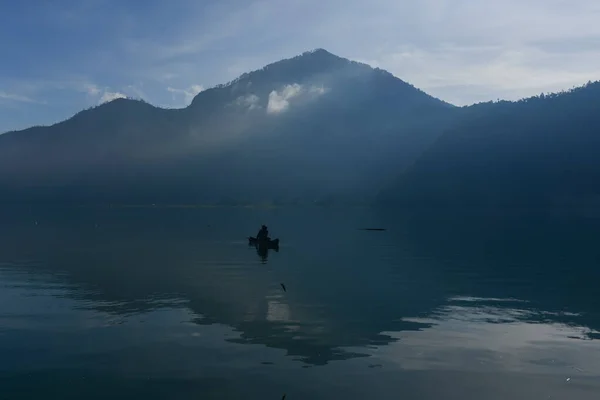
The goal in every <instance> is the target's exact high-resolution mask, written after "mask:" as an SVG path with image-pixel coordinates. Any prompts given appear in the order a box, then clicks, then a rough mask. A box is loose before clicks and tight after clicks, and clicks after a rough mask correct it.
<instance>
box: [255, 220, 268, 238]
mask: <svg viewBox="0 0 600 400" xmlns="http://www.w3.org/2000/svg"><path fill="white" fill-rule="evenodd" d="M268 238H269V229H268V228H267V226H266V225H264V224H263V226H261V227H260V230H259V231H258V233H257V234H256V239H257V240H265V239H268Z"/></svg>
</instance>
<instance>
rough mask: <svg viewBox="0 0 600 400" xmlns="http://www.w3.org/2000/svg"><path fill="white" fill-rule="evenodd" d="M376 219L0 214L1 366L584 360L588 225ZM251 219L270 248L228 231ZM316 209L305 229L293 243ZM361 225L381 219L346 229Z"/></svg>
mask: <svg viewBox="0 0 600 400" xmlns="http://www.w3.org/2000/svg"><path fill="white" fill-rule="evenodd" d="M382 218H383V217H382V216H379V215H377V213H373V212H371V211H364V210H358V211H356V210H355V211H352V212H348V211H344V212H341V211H340V212H338V213H337V214H336V212H335V211H330V210H329V211H328V213H327V214H319V211H312V210H310V211H306V210H296V211H280V210H274V211H270V212H269V214H268V215H265V211H256V210H233V211H231V210H227V211H218V210H217V211H215V210H210V212H207V211H193V210H192V211H190V210H184V211H182V210H158V211H156V210H154V211H144V212H142V211H138V210H133V211H127V212H124V211H114V210H112V211H106V212H100V211H97V210H96V211H94V212H90V211H89V210H80V211H78V212H73V211H68V212H66V211H65V212H62V213H56V214H40V213H37V214H36V215H35V216H29V217H28V218H26V217H23V214H19V215H17V214H11V215H7V216H5V220H6V221H8V222H9V223H7V224H5V225H3V226H2V227H0V235H1V238H0V239H1V240H0V261H1V262H2V264H0V281H1V282H2V285H1V287H0V304H1V305H0V338H2V343H3V344H2V346H0V350H2V352H3V355H6V357H3V361H2V362H0V370H1V369H2V368H4V369H12V370H15V369H18V368H26V367H25V365H26V364H25V363H30V364H29V365H54V364H56V363H58V364H59V365H60V363H61V362H62V363H65V365H71V363H73V362H74V361H73V360H74V359H75V360H78V361H77V362H78V363H85V365H87V366H88V367H89V366H90V365H94V366H95V367H93V368H106V370H110V369H111V368H113V367H114V365H119V366H120V367H119V368H122V369H124V370H125V371H135V373H136V374H139V373H142V372H144V373H148V374H152V373H155V374H163V375H164V374H167V375H168V373H167V372H168V371H175V370H176V371H178V373H182V374H183V373H185V371H189V370H190V369H192V370H195V371H198V369H201V370H202V371H204V369H203V368H217V369H218V368H219V367H218V366H219V365H222V366H223V368H229V367H228V366H230V365H231V364H232V363H233V364H234V365H236V368H248V369H252V368H254V367H255V366H260V367H261V368H269V366H271V365H273V364H277V365H278V366H279V367H282V366H283V365H285V362H284V361H283V359H285V360H292V362H293V363H294V364H299V365H301V366H307V367H309V366H324V365H335V366H336V369H335V371H338V368H341V367H339V364H337V363H335V361H342V360H344V365H347V366H348V368H350V366H352V368H356V367H357V365H359V364H355V363H353V362H351V360H353V361H356V362H361V361H360V360H364V362H365V364H364V365H362V364H360V365H361V367H360V368H363V367H364V368H367V369H368V370H369V371H372V372H371V373H373V374H378V375H376V376H385V372H384V371H388V370H398V369H400V370H403V371H404V370H415V371H425V370H427V371H434V370H435V371H439V370H447V371H459V370H463V371H479V372H485V371H488V372H490V373H491V372H492V371H496V372H498V371H509V372H515V373H516V372H520V373H527V374H554V373H560V374H563V373H564V374H566V371H567V370H568V369H569V368H570V369H571V370H572V371H571V374H570V375H569V376H566V375H565V378H564V379H567V378H568V377H571V378H573V379H575V378H577V377H583V376H587V375H590V376H591V375H593V374H594V373H595V372H593V371H598V370H600V368H599V367H600V365H598V363H597V362H596V361H595V360H600V357H599V356H600V353H598V346H597V341H596V340H594V339H597V338H598V329H600V323H599V321H600V318H599V316H598V310H599V308H598V306H599V304H598V298H597V296H595V291H596V289H595V286H596V282H597V279H592V278H596V277H598V275H597V274H598V271H597V269H596V265H597V261H598V260H600V258H598V251H599V250H598V249H597V248H596V247H591V246H590V239H589V238H590V237H591V235H594V234H596V233H597V227H596V225H594V224H590V223H586V222H582V223H578V224H576V225H575V226H573V225H572V224H571V223H572V222H573V221H570V223H567V222H566V221H563V222H562V223H558V224H550V223H549V222H548V221H547V220H545V221H542V222H544V223H543V224H541V225H540V224H539V222H540V221H537V223H536V221H523V220H520V219H519V220H516V221H512V222H510V220H509V219H508V218H505V217H503V218H499V219H486V220H482V219H471V220H467V219H464V218H462V219H459V218H456V219H452V218H448V217H446V219H442V218H429V219H428V218H419V219H416V218H412V217H407V216H396V217H390V216H389V215H386V216H385V219H386V223H385V224H384V223H383V222H382V221H381V219H382ZM265 220H268V221H270V222H269V226H277V230H278V233H281V235H282V237H283V236H285V238H286V241H285V251H282V252H279V253H277V254H276V256H275V257H271V255H272V253H271V254H269V253H268V252H266V253H263V252H260V249H256V250H257V251H258V252H259V253H258V255H259V259H258V260H257V259H256V256H255V255H254V254H253V251H252V252H249V251H248V250H249V248H248V247H247V245H246V244H247V242H246V241H245V240H244V239H243V238H244V237H245V236H244V233H245V232H247V231H249V230H250V229H251V228H252V227H253V226H255V225H256V224H257V221H265ZM31 221H37V222H38V224H35V223H33V222H31ZM98 221H101V223H99V222H98ZM315 221H320V223H321V224H322V228H321V232H320V234H321V235H322V240H316V241H314V242H311V243H306V242H305V241H304V238H305V237H307V235H306V233H307V232H308V231H309V229H310V230H312V229H313V227H314V225H315V223H316V222H315ZM367 225H369V226H384V225H385V226H387V227H389V229H388V231H386V232H364V231H359V230H358V229H357V228H358V227H361V226H367ZM8 227H10V229H9V228H8ZM263 250H264V249H263ZM267 258H268V261H269V262H268V263H266V261H267ZM281 282H285V285H286V291H283V290H282V287H281V286H280V284H281ZM53 332H54V333H53ZM82 332H86V334H85V335H82ZM59 333H60V334H59ZM584 339H585V340H584ZM74 343H78V344H80V345H82V346H83V348H84V349H85V348H87V349H88V353H84V354H77V353H76V352H77V350H74V348H73V346H72V345H73V344H74ZM248 345H253V346H248ZM86 346H87V347H86ZM186 346H190V347H186ZM198 347H199V348H198ZM265 347H266V348H269V349H272V351H265V350H264V349H265ZM26 348H27V349H29V351H28V352H26V353H24V349H26ZM119 348H120V349H121V350H118V349H119ZM191 348H194V349H195V350H194V351H190V350H186V349H191ZM242 348H243V349H245V350H241V349H242ZM10 349H13V350H10ZM36 349H37V350H40V349H46V350H45V351H46V352H44V351H42V352H39V351H37V350H36ZM47 349H54V350H52V351H51V352H48V350H47ZM111 349H112V350H111ZM109 350H110V351H109ZM50 353H51V354H53V355H52V356H51V355H50ZM23 354H26V356H25V357H24V356H23ZM199 354H201V356H199ZM238 354H244V356H243V357H242V356H238ZM158 356H160V357H161V366H160V367H158V366H156V368H159V369H160V370H156V371H148V370H146V368H150V365H146V364H147V363H146V364H145V363H144V358H145V357H146V358H147V357H150V358H152V359H154V358H155V357H158ZM44 357H46V358H44ZM69 357H71V358H69ZM73 357H74V358H73ZM19 360H22V361H19ZM125 360H132V361H125ZM67 361H68V362H67ZM134 361H135V362H136V363H138V364H139V365H136V366H133V364H130V363H133V362H134ZM298 361H299V362H300V363H298ZM31 363H33V364H31ZM44 363H46V364H44ZM78 365H79V364H78ZM111 366H112V367H111ZM242 366H243V367H242ZM368 367H370V368H368ZM571 367H572V368H571ZM89 368H91V367H89ZM290 368H291V367H290ZM140 371H142V372H140ZM165 371H167V372H165ZM328 371H332V370H331V369H329V370H328ZM346 372H347V371H346ZM169 373H170V372H169ZM269 373H271V372H269ZM330 373H334V372H330ZM335 373H337V372H335ZM578 374H579V375H578ZM306 376H308V375H306ZM361 376H362V375H361ZM365 376H371V375H365ZM290 379H291V378H290ZM365 379H366V378H365ZM392 381H394V380H393V379H392ZM357 382H358V381H357ZM571 383H572V384H574V383H577V382H571ZM388 384H390V385H391V383H389V382H388V383H386V385H388ZM207 385H208V386H210V387H212V386H211V385H212V383H211V384H208V383H207ZM215 390H216V389H215ZM217 392H218V390H217ZM417 392H418V391H417ZM570 394H573V393H571V392H570ZM365 395H368V394H365ZM513 398H515V397H514V396H513ZM572 398H575V397H572Z"/></svg>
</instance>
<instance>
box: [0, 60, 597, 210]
mask: <svg viewBox="0 0 600 400" xmlns="http://www.w3.org/2000/svg"><path fill="white" fill-rule="evenodd" d="M599 104H600V84H598V83H594V84H592V83H589V84H588V85H586V86H585V87H581V88H577V89H574V90H571V91H569V92H565V93H560V94H554V95H548V96H543V95H542V96H538V97H534V98H529V99H525V100H522V101H518V102H505V101H502V102H490V103H483V104H477V105H474V106H469V107H460V108H459V107H454V106H452V105H450V104H448V103H445V102H443V101H441V100H438V99H436V98H433V97H431V96H429V95H427V94H426V93H424V92H423V91H421V90H419V89H417V88H415V87H413V86H412V85H410V84H408V83H406V82H404V81H402V80H400V79H398V78H396V77H394V76H393V75H391V74H390V73H388V72H386V71H383V70H380V69H374V68H371V67H369V66H368V65H365V64H361V63H357V62H353V61H349V60H347V59H343V58H340V57H337V56H335V55H333V54H331V53H329V52H327V51H325V50H322V49H318V50H315V51H311V52H306V53H304V54H302V55H300V56H297V57H294V58H291V59H287V60H282V61H279V62H276V63H273V64H270V65H268V66H266V67H264V68H263V69H261V70H257V71H253V72H250V73H246V74H243V75H242V76H240V77H239V78H238V79H236V80H234V81H232V82H229V83H227V84H224V85H219V86H217V87H214V88H211V89H208V90H205V91H203V92H201V93H199V94H198V95H197V96H196V97H195V98H194V99H193V101H192V103H191V104H190V105H189V106H188V107H186V108H183V109H161V108H157V107H154V106H152V105H150V104H147V103H145V102H143V101H138V100H131V99H117V100H114V101H111V102H109V103H105V104H103V105H101V106H98V107H95V108H92V109H88V110H85V111H82V112H80V113H78V114H77V115H75V116H74V117H73V118H71V119H68V120H66V121H64V122H61V123H59V124H56V125H53V126H50V127H34V128H30V129H26V130H24V131H19V132H9V133H6V134H4V135H0V201H4V202H61V203H64V202H67V203H96V204H107V203H116V204H151V203H162V204H167V203H168V204H193V203H196V204H197V203H212V204H215V203H216V204H247V203H288V204H289V203H299V202H300V203H312V202H321V203H322V202H325V203H327V202H338V203H365V202H373V201H378V202H381V203H387V204H390V203H391V204H393V205H402V206H410V207H414V206H435V207H439V206H468V207H473V206H515V205H518V206H522V205H542V204H544V205H556V204H581V203H582V202H584V203H585V202H588V203H589V202H594V201H597V199H598V198H599V196H600V190H599V189H597V186H596V185H594V183H595V182H597V181H598V178H600V163H598V161H596V159H597V157H596V154H598V153H599V152H600V137H599V136H598V133H597V132H598V131H599V128H600V113H599V111H600V110H599V108H600V107H599V106H598V105H599Z"/></svg>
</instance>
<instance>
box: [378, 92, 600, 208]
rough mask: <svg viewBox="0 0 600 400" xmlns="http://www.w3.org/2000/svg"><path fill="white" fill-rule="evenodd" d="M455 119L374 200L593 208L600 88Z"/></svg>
mask: <svg viewBox="0 0 600 400" xmlns="http://www.w3.org/2000/svg"><path fill="white" fill-rule="evenodd" d="M461 112H462V114H463V115H462V117H461V118H458V119H457V121H456V123H454V124H453V125H452V126H450V127H449V128H448V130H447V131H445V132H444V134H443V135H442V136H441V137H440V138H439V139H438V140H437V141H436V142H435V143H434V144H433V145H432V146H431V147H430V148H429V149H428V150H427V151H426V152H425V153H424V154H423V155H422V156H421V157H419V159H418V161H417V162H416V163H415V164H414V165H412V166H411V168H409V169H408V171H406V172H405V173H403V174H402V176H401V178H400V179H399V181H398V182H397V183H396V184H395V185H392V186H391V187H390V188H387V189H386V190H385V191H384V192H383V193H382V194H381V197H380V200H382V201H384V202H388V203H391V204H393V205H396V206H397V205H404V206H411V207H414V206H419V207H436V208H437V207H495V208H497V207H528V208H531V207H534V208H539V207H556V206H560V207H564V206H569V207H573V206H576V207H581V206H598V205H599V204H600V187H599V186H598V182H600V159H599V158H598V155H599V154H600V82H595V83H591V82H590V83H588V84H587V85H585V86H583V87H579V88H575V89H572V90H570V91H568V92H563V93H559V94H550V95H544V94H542V95H540V96H537V97H533V98H528V99H524V100H521V101H518V102H507V101H503V102H497V103H492V102H490V103H485V104H478V105H475V106H472V107H466V108H463V109H462V110H461Z"/></svg>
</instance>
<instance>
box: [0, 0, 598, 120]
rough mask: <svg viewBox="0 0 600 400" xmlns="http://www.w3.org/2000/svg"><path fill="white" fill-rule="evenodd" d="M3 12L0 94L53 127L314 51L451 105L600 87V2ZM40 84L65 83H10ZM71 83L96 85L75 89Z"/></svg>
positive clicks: (184, 0) (174, 98)
mask: <svg viewBox="0 0 600 400" xmlns="http://www.w3.org/2000/svg"><path fill="white" fill-rule="evenodd" d="M7 4H9V3H7ZM7 7H8V8H7V10H8V11H7V12H3V13H0V38H10V37H17V38H19V46H18V47H15V46H7V47H6V50H5V48H4V47H3V63H2V76H1V77H0V87H2V90H4V92H3V96H2V97H0V99H2V100H3V102H4V103H7V102H8V101H11V102H14V103H16V102H19V103H20V107H26V106H27V104H33V103H35V101H33V102H31V101H30V102H28V101H27V100H25V99H26V98H27V99H30V100H35V99H38V98H44V99H52V105H53V107H54V109H55V110H56V113H57V116H58V115H60V116H61V118H62V117H63V116H65V115H72V114H74V113H75V112H76V111H78V110H79V109H80V108H81V107H82V104H85V103H86V102H87V103H89V104H92V103H96V102H97V101H99V100H100V99H101V98H102V97H103V96H105V94H106V96H107V97H108V96H110V93H115V94H116V93H119V94H123V95H128V96H135V97H142V98H144V99H146V100H147V101H149V102H152V103H154V104H162V105H167V106H173V107H175V106H177V107H180V106H184V105H186V104H188V103H189V102H190V101H191V99H192V98H193V94H192V93H194V92H195V91H194V90H193V89H191V88H193V86H194V85H195V84H196V82H202V83H203V85H204V87H211V86H213V85H216V84H218V83H224V82H227V81H230V80H231V79H233V78H235V77H236V76H238V75H240V74H241V73H243V72H247V71H249V70H254V69H258V68H261V67H263V66H264V65H265V64H267V63H270V62H273V61H276V60H279V59H281V58H286V57H291V56H294V55H297V54H299V53H301V52H302V51H305V50H308V49H313V48H316V47H323V48H325V49H327V50H329V51H331V52H333V53H335V54H338V55H340V56H343V57H347V58H351V59H355V60H359V61H365V62H367V63H369V64H372V65H375V66H379V67H381V68H383V69H386V70H388V71H390V72H392V73H393V74H394V75H396V76H398V77H399V78H401V79H404V80H406V81H408V82H410V83H412V84H414V85H415V86H417V87H419V88H421V89H424V90H425V91H427V92H429V93H431V94H433V95H436V96H438V97H440V98H442V99H444V100H447V101H450V102H453V103H455V104H469V103H473V102H477V101H482V100H492V99H496V98H498V97H500V98H508V99H517V98H520V97H525V96H530V95H534V94H538V93H539V92H541V91H544V92H547V91H555V90H561V89H567V88H570V87H572V86H574V85H580V84H583V83H585V82H587V81H588V80H596V79H598V78H600V67H599V66H600V53H599V52H598V51H597V50H596V49H597V48H598V44H599V43H600V24H598V23H597V21H598V20H599V19H600V3H599V2H598V1H597V0H578V1H576V2H567V1H564V0H528V1H521V0H505V1H492V0H480V1H475V0H452V1H451V0H405V1H401V2H398V1H395V0H372V1H371V2H370V3H369V7H365V3H364V1H363V0H330V1H326V2H323V1H321V0H288V1H286V2H274V1H264V0H248V1H245V2H217V1H214V0H207V1H202V2H198V1H195V0H178V1H175V2H172V3H166V2H158V1H153V2H148V3H144V4H141V3H139V4H138V3H135V2H123V1H119V0H85V1H84V0H82V1H78V2H73V1H69V2H67V3H64V4H63V3H60V4H59V3H56V4H54V3H53V4H40V7H37V8H34V9H31V8H30V7H29V6H27V4H26V2H11V3H10V5H7ZM3 11H4V10H3ZM24 18H25V19H27V21H26V22H27V23H25V21H24ZM307 25H310V29H306V27H307ZM25 29H27V30H28V32H27V34H26V33H25ZM31 29H33V33H34V34H29V33H30V31H29V30H31ZM40 38H44V40H41V39H40ZM7 40H8V39H7ZM2 43H3V41H2V39H0V44H2ZM23 48H27V49H28V51H27V52H25V53H24V52H22V50H21V49H23ZM40 59H44V60H45V62H44V63H40V62H39V60H40ZM73 76H77V77H78V79H77V82H78V83H77V85H79V86H77V85H75V84H72V83H71V82H70V81H72V78H71V77H73ZM40 77H42V78H43V79H46V80H54V81H56V82H58V81H60V82H63V83H64V84H63V83H61V85H62V86H60V85H58V84H56V85H45V86H44V88H43V90H42V89H40V88H39V87H33V88H23V87H22V86H23V85H21V84H16V83H15V82H17V81H34V80H35V79H40ZM81 82H93V83H94V84H95V85H91V86H89V87H87V89H85V88H82V87H81ZM59 86H60V87H59ZM167 87H170V88H171V89H172V90H166V88H167ZM21 89H26V90H21ZM142 89H143V91H142ZM82 94H83V95H84V96H85V99H82V98H81V97H82ZM9 95H10V96H11V97H12V99H10V100H9V99H8V96H9ZM15 95H16V96H20V98H21V100H17V98H15ZM294 99H295V98H294V97H292V99H286V98H285V94H284V93H283V92H282V91H281V90H279V91H276V93H275V94H274V95H273V96H272V99H271V100H272V101H271V112H273V113H274V114H277V113H278V112H284V111H285V110H286V109H289V107H293V104H292V103H293V101H294ZM263 100H264V101H265V103H266V100H267V99H263ZM274 110H277V111H274ZM35 112H36V111H35V110H32V113H35ZM37 117H39V118H48V117H47V114H45V113H42V112H40V113H39V114H38V115H37ZM37 117H34V118H33V119H34V120H35V118H37ZM0 131H2V121H0Z"/></svg>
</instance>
